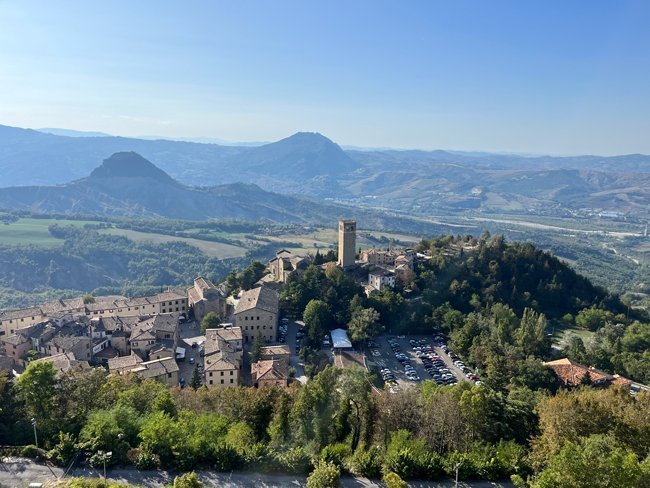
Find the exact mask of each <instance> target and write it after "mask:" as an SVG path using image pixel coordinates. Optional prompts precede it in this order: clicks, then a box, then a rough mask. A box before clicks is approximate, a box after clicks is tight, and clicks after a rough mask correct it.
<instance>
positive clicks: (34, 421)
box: [32, 418, 38, 449]
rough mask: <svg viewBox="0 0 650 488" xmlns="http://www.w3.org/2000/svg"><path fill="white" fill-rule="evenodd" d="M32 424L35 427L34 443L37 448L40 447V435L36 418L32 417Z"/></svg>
mask: <svg viewBox="0 0 650 488" xmlns="http://www.w3.org/2000/svg"><path fill="white" fill-rule="evenodd" d="M32 426H33V427H34V444H35V445H36V448H37V449H38V436H37V435H36V419H35V418H33V419H32Z"/></svg>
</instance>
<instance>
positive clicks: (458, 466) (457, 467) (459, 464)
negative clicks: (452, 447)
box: [456, 461, 463, 488]
mask: <svg viewBox="0 0 650 488" xmlns="http://www.w3.org/2000/svg"><path fill="white" fill-rule="evenodd" d="M462 464H463V462H462V461H461V462H459V463H456V488H458V470H459V469H460V466H461V465H462Z"/></svg>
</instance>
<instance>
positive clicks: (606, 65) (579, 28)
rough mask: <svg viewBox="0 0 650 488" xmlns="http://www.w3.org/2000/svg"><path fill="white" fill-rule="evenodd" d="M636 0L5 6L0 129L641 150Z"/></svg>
mask: <svg viewBox="0 0 650 488" xmlns="http://www.w3.org/2000/svg"><path fill="white" fill-rule="evenodd" d="M648 20H650V2H648V1H643V0H640V1H624V0H616V1H613V0H612V1H602V0H585V1H579V0H575V1H566V0H562V1H555V0H544V1H518V0H512V1H500V0H491V1H482V0H479V1H463V0H457V1H434V0H425V1H391V2H388V1H381V0H372V1H361V0H359V1H353V0H346V1H334V0H327V1H315V0H314V1H289V0H286V1H282V0H269V1H253V0H251V1H241V2H240V1H185V2H178V1H162V0H156V1H145V0H138V1H137V2H133V1H115V0H112V1H110V2H88V1H66V0H57V1H56V2H52V1H49V0H43V1H31V0H15V1H8V0H0V124H3V125H13V126H18V127H29V128H40V127H59V128H66V129H76V130H87V131H103V132H107V133H110V134H115V135H123V136H146V135H156V136H164V137H178V138H183V137H184V138H193V137H214V138H220V139H225V140H230V141H272V140H278V139H281V138H283V137H287V136H289V135H291V134H292V133H295V132H298V131H314V132H320V133H322V134H324V135H326V136H327V137H329V138H330V139H332V140H334V141H336V142H337V143H339V144H342V145H356V146H364V147H395V148H420V149H438V148H443V149H455V150H485V151H510V152H523V153H531V154H541V153H544V154H603V155H610V154H627V153H646V154H650V29H648Z"/></svg>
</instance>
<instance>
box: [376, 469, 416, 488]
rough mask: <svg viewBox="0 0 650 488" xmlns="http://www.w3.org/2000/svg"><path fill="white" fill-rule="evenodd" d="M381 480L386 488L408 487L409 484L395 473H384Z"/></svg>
mask: <svg viewBox="0 0 650 488" xmlns="http://www.w3.org/2000/svg"><path fill="white" fill-rule="evenodd" d="M381 480H382V481H383V482H384V484H385V485H386V488H408V486H409V485H408V483H407V482H406V481H404V480H403V479H402V478H400V477H399V475H398V474H397V473H392V472H390V473H386V474H385V475H384V477H383V478H382V479H381Z"/></svg>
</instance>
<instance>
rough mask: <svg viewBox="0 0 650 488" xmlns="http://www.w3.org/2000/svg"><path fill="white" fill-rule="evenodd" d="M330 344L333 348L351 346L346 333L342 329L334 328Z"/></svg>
mask: <svg viewBox="0 0 650 488" xmlns="http://www.w3.org/2000/svg"><path fill="white" fill-rule="evenodd" d="M330 334H332V346H333V347H334V348H335V349H346V348H349V347H352V342H351V341H350V338H349V337H348V333H347V332H346V331H345V330H344V329H334V330H333V331H332V332H330Z"/></svg>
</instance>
